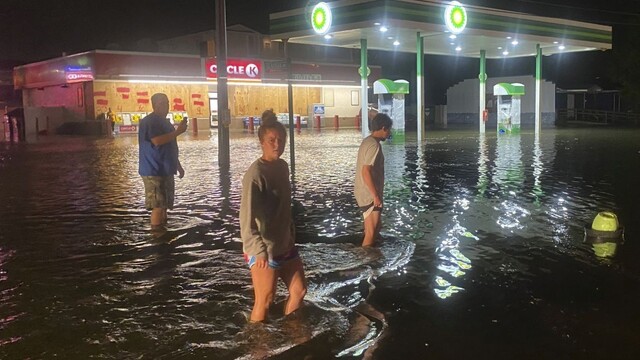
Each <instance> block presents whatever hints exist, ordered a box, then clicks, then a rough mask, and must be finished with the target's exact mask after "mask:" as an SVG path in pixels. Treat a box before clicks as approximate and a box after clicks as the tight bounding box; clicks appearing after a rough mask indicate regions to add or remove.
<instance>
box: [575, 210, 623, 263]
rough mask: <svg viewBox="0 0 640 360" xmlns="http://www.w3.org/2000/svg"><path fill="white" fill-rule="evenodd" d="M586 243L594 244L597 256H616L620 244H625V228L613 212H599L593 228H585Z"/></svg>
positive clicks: (592, 225)
mask: <svg viewBox="0 0 640 360" xmlns="http://www.w3.org/2000/svg"><path fill="white" fill-rule="evenodd" d="M584 241H585V242H587V243H590V244H592V248H593V252H594V253H595V255H596V256H598V257H612V256H614V255H615V254H616V250H617V248H618V244H622V243H623V242H624V228H623V227H621V226H620V224H619V223H618V217H617V216H616V214H614V213H613V212H610V211H603V212H599V213H598V215H596V217H595V218H594V219H593V223H592V224H591V227H588V226H585V227H584Z"/></svg>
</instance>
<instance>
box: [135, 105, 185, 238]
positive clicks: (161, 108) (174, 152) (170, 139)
mask: <svg viewBox="0 0 640 360" xmlns="http://www.w3.org/2000/svg"><path fill="white" fill-rule="evenodd" d="M151 107H152V108H153V112H152V113H151V114H149V115H147V116H145V117H144V118H143V119H142V120H140V126H139V129H138V149H139V151H140V158H139V163H138V173H139V174H140V176H142V181H143V182H144V194H145V207H146V208H147V210H151V231H166V225H167V209H173V202H174V197H175V182H174V176H175V174H176V173H177V174H178V177H179V178H182V177H183V176H184V169H183V168H182V165H181V164H180V160H179V159H178V155H179V150H178V142H177V140H176V139H177V137H178V136H179V135H180V134H182V133H184V132H185V131H187V118H186V117H185V118H184V119H183V120H182V121H181V122H180V124H179V125H178V126H177V127H176V128H175V129H174V127H173V125H172V124H171V122H170V121H169V119H167V114H168V113H169V98H168V97H167V95H166V94H163V93H157V94H153V96H151Z"/></svg>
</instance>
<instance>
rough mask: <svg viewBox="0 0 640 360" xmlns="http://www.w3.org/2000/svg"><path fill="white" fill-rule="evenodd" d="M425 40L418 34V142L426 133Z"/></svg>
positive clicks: (419, 142)
mask: <svg viewBox="0 0 640 360" xmlns="http://www.w3.org/2000/svg"><path fill="white" fill-rule="evenodd" d="M423 74H424V42H423V41H422V36H421V35H420V32H418V33H417V36H416V97H417V99H416V110H417V112H418V114H417V123H418V129H417V130H418V144H421V143H422V141H423V140H424V138H425V137H426V136H425V135H426V134H425V119H424V75H423Z"/></svg>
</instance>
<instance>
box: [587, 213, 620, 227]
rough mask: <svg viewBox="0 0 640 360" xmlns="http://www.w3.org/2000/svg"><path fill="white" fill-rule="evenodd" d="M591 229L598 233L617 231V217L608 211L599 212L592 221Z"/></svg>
mask: <svg viewBox="0 0 640 360" xmlns="http://www.w3.org/2000/svg"><path fill="white" fill-rule="evenodd" d="M591 228H592V229H593V230H598V231H616V230H618V217H617V216H616V214H614V213H612V212H610V211H603V212H600V213H598V215H596V217H595V219H593V223H592V224H591Z"/></svg>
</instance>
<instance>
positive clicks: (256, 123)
mask: <svg viewBox="0 0 640 360" xmlns="http://www.w3.org/2000/svg"><path fill="white" fill-rule="evenodd" d="M242 126H244V128H245V129H247V128H248V127H249V116H247V117H245V118H243V119H242ZM258 126H260V116H259V115H256V116H254V117H253V127H254V128H257V127H258Z"/></svg>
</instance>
